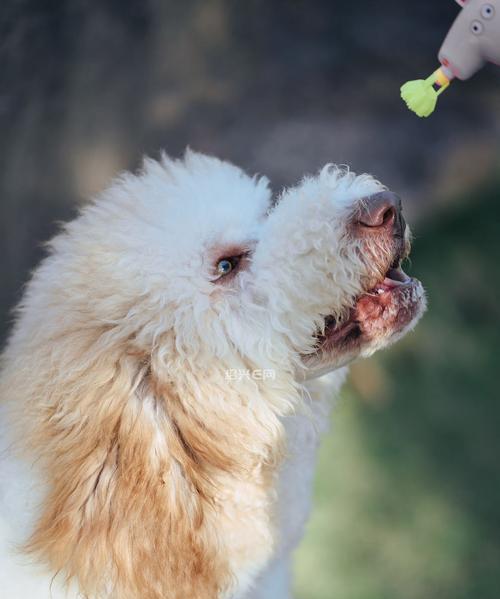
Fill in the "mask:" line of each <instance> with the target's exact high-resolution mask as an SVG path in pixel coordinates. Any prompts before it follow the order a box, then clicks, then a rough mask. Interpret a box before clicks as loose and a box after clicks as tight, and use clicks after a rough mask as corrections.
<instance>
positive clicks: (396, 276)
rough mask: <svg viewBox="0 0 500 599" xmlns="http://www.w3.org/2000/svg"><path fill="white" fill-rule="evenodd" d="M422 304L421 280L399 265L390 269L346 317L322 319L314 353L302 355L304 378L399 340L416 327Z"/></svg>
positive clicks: (362, 296) (423, 299) (423, 300)
mask: <svg viewBox="0 0 500 599" xmlns="http://www.w3.org/2000/svg"><path fill="white" fill-rule="evenodd" d="M425 306H426V301H425V293H424V290H423V287H422V284H421V283H420V281H418V280H417V279H414V278H411V277H409V276H408V275H406V273H405V272H404V271H403V270H402V269H401V267H400V266H399V265H397V266H395V267H392V268H390V269H389V270H388V271H387V273H386V274H385V277H384V278H383V279H382V280H380V281H379V282H378V283H377V284H375V285H374V286H373V287H372V288H370V289H368V290H367V291H365V292H363V293H361V294H360V295H359V296H358V297H357V299H356V301H355V303H354V306H353V307H352V308H351V309H350V311H349V314H348V316H347V317H346V318H345V319H343V320H342V321H340V322H338V321H337V320H335V318H333V317H332V316H327V317H326V318H325V323H324V329H322V330H321V331H320V332H319V333H318V334H317V335H316V339H317V343H316V349H315V352H314V353H311V354H308V355H305V356H303V357H302V362H303V365H304V368H305V371H304V376H305V378H306V379H311V378H316V377H318V376H322V375H323V374H326V373H327V372H330V371H332V370H336V369H337V368H341V367H342V366H346V365H347V364H349V363H350V362H352V361H353V360H354V359H356V358H357V357H366V356H369V355H371V354H372V353H373V352H375V351H377V350H378V349H382V348H384V347H387V346H388V345H390V344H392V343H394V342H395V341H398V340H399V339H401V337H403V336H404V335H405V334H406V333H407V332H408V331H410V330H411V329H412V328H413V327H414V326H415V324H416V323H417V322H418V320H419V319H420V317H421V316H422V314H423V313H424V311H425Z"/></svg>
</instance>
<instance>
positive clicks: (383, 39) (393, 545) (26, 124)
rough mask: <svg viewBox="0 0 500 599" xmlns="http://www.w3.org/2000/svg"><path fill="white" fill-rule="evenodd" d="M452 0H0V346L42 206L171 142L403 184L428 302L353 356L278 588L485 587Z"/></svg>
mask: <svg viewBox="0 0 500 599" xmlns="http://www.w3.org/2000/svg"><path fill="white" fill-rule="evenodd" d="M458 10H459V8H458V5H457V4H456V3H455V2H454V0H419V1H413V2H401V0H381V1H378V2H373V1H371V0H357V1H356V2H353V1H352V0H338V1H337V0H246V1H245V2H243V1H237V0H183V1H182V2H178V1H177V0H175V1H174V0H66V1H64V2H61V1H58V0H2V3H1V6H0V64H1V65H2V68H1V69H0V131H1V135H0V268H1V271H0V280H1V285H0V339H1V340H3V339H4V338H5V335H6V332H7V330H8V327H9V323H10V316H9V311H10V309H11V308H12V306H13V305H14V303H15V302H16V300H17V299H18V298H19V295H20V292H21V289H22V284H23V282H24V281H25V280H26V278H27V276H28V272H29V270H30V269H31V268H32V267H33V266H34V265H35V264H36V263H37V261H38V260H39V259H40V256H41V249H40V246H41V243H42V242H43V241H44V240H46V239H47V238H48V237H49V236H50V235H52V234H53V232H54V231H55V230H56V224H55V223H56V221H58V220H64V219H68V218H71V216H72V215H73V214H74V213H75V210H76V208H77V207H78V205H79V204H80V203H81V202H83V201H85V199H86V198H88V197H89V196H90V195H92V194H94V193H96V192H98V191H99V190H101V189H102V188H103V187H104V186H105V185H107V183H108V182H109V181H110V179H111V178H112V177H114V176H116V175H117V174H118V173H119V172H120V171H121V170H122V169H129V168H132V169H134V168H136V167H137V166H138V165H139V163H140V160H141V157H142V155H143V154H145V153H147V154H151V155H153V156H155V155H157V153H158V150H159V149H160V148H163V149H165V150H166V151H167V152H168V153H170V154H172V155H175V156H178V155H180V154H181V153H182V152H183V150H184V148H185V147H186V146H187V145H190V146H191V147H192V148H193V149H195V150H199V151H203V152H207V153H213V154H216V155H218V156H220V157H221V158H225V159H228V160H231V161H233V162H236V163H237V164H239V165H240V166H242V167H243V168H245V169H247V170H248V171H249V172H252V173H253V172H260V173H262V174H265V175H267V176H269V177H270V179H271V182H272V185H273V188H274V189H275V190H276V191H279V190H280V188H281V187H282V186H283V185H290V184H293V183H295V182H297V181H298V180H299V179H300V178H301V177H302V176H303V175H304V173H306V172H314V171H316V170H318V169H319V168H320V167H321V166H323V165H324V164H325V163H326V162H337V163H347V164H349V165H350V166H351V167H352V169H353V170H355V171H357V172H362V171H367V172H372V173H373V174H374V175H376V176H377V177H378V178H380V179H381V180H382V181H383V182H384V183H386V184H387V185H388V186H389V187H390V188H392V189H393V190H394V191H397V192H398V193H399V194H400V195H401V196H402V197H403V199H404V210H405V213H406V216H407V219H408V221H409V222H410V223H411V225H412V229H413V231H414V233H415V236H416V239H415V243H414V251H413V253H412V261H411V265H408V266H407V268H406V269H407V270H409V271H410V272H411V273H412V274H414V275H415V276H418V277H419V278H421V279H422V281H423V282H424V284H425V286H426V288H427V290H428V295H429V310H428V313H427V315H426V316H425V317H424V319H423V321H422V322H421V324H419V326H418V327H417V329H416V331H415V332H414V333H413V334H411V335H410V336H408V337H407V338H405V339H404V340H403V341H402V342H401V343H399V344H398V345H397V346H395V347H393V348H391V349H390V350H388V351H386V352H384V353H382V354H379V355H376V356H374V357H373V358H372V359H370V360H367V361H363V362H359V363H357V364H355V365H354V366H353V368H352V373H351V378H350V381H349V385H348V386H347V387H346V389H345V391H344V393H343V397H342V399H341V401H340V403H339V405H338V407H337V409H336V411H335V413H334V417H333V426H332V432H331V434H330V435H329V436H328V437H327V438H326V439H325V442H324V444H323V446H322V450H321V455H320V467H319V471H318V476H317V480H316V494H315V507H314V511H313V514H312V518H311V521H310V523H309V526H308V530H307V535H306V538H305V540H304V543H303V544H302V546H301V548H300V549H299V551H298V552H297V557H296V569H295V570H296V573H295V579H296V585H295V586H296V590H297V597H298V599H393V598H394V599H448V598H450V599H462V598H464V599H465V598H467V599H498V598H499V597H500V477H499V472H500V466H499V463H500V435H499V432H498V431H499V430H500V404H499V401H498V399H499V398H498V395H499V393H498V383H497V376H498V374H499V373H500V364H499V351H500V341H499V337H500V328H499V325H500V314H499V312H500V308H499V306H500V302H499V298H500V274H499V269H498V264H499V259H500V240H499V236H500V203H499V201H500V197H499V196H500V178H499V177H500V173H499V164H500V160H499V158H500V143H499V140H500V69H498V68H496V67H493V66H490V67H487V68H485V69H484V70H483V71H481V72H480V73H479V74H478V75H476V76H475V77H474V79H473V80H471V81H469V82H467V83H459V82H455V83H453V84H452V86H451V87H450V89H449V90H448V91H447V92H446V93H445V94H444V95H443V96H442V97H441V100H440V104H439V106H438V109H437V112H436V113H435V114H434V115H433V116H432V117H431V118H430V119H427V120H421V119H417V118H416V117H415V116H414V115H413V114H411V113H409V112H408V111H407V110H406V108H405V106H404V105H403V103H402V102H401V100H400V98H399V86H400V85H401V83H402V82H404V81H406V80H408V79H413V78H419V77H426V76H428V75H429V74H430V73H431V72H432V71H433V70H434V69H435V68H436V66H437V60H436V54H437V51H438V48H439V46H440V44H441V42H442V40H443V38H444V36H445V34H446V32H447V30H448V28H449V26H450V25H451V22H452V20H453V18H454V17H455V15H456V14H457V12H458Z"/></svg>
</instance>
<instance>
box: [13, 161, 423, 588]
mask: <svg viewBox="0 0 500 599" xmlns="http://www.w3.org/2000/svg"><path fill="white" fill-rule="evenodd" d="M408 251H409V232H408V229H407V228H406V225H405V222H404V219H403V216H402V213H401V205H400V202H399V199H398V198H397V197H396V196H395V195H394V194H392V193H389V192H387V191H386V190H385V189H384V188H383V187H382V185H381V184H380V183H378V182H377V181H375V180H374V179H372V178H371V177H369V176H367V175H363V176H361V177H356V176H355V175H354V174H352V173H349V172H348V171H346V170H341V169H338V168H335V167H332V166H328V167H325V168H324V169H323V170H322V171H321V173H320V174H319V175H318V176H316V177H311V178H306V179H304V181H303V182H302V183H301V184H300V185H298V186H297V187H295V188H293V189H289V190H287V191H285V192H284V193H283V194H282V195H281V197H280V198H279V199H278V201H276V202H273V201H272V197H271V193H270V191H269V189H268V186H267V181H266V180H265V179H263V178H260V179H259V178H256V177H254V178H250V177H248V176H247V175H245V174H244V173H243V172H242V171H241V170H239V169H237V168H236V167H234V166H232V165H230V164H227V163H224V162H221V161H219V160H216V159H214V158H208V157H206V156H202V155H199V154H194V153H188V154H187V155H186V157H185V159H184V160H182V161H171V160H169V159H167V158H163V159H162V160H161V161H160V162H155V161H146V162H145V164H144V168H143V170H142V172H141V173H140V174H139V175H137V176H133V175H124V176H123V177H121V178H120V179H119V180H118V181H116V182H115V184H114V185H112V186H111V188H110V189H109V190H108V191H106V192H105V193H103V194H102V195H101V197H99V198H98V199H97V200H96V201H95V202H93V203H92V204H90V205H88V206H87V207H85V208H84V209H83V210H82V212H81V214H80V215H79V217H78V218H77V219H75V220H74V221H73V222H71V223H69V224H68V225H66V226H65V228H64V230H63V231H62V232H61V233H60V234H59V235H58V236H57V237H56V238H55V239H54V240H52V242H51V244H50V255H49V256H48V258H47V259H46V260H45V261H44V262H43V263H42V264H41V265H40V267H39V268H38V269H37V270H36V271H35V274H34V276H33V278H32V280H31V281H30V283H29V284H28V286H27V290H26V293H25V296H24V299H23V301H22V302H21V305H20V307H19V314H18V320H17V324H16V327H15V329H14V332H13V335H12V337H11V339H10V342H9V345H8V347H7V350H6V352H5V355H4V371H3V376H2V385H3V386H2V395H5V396H7V397H8V398H10V399H11V401H12V403H13V404H16V405H17V406H18V407H19V413H20V422H21V423H22V425H23V430H22V441H23V443H26V444H28V445H29V446H30V447H31V450H32V451H34V452H36V455H37V457H39V458H40V459H39V460H38V462H37V463H38V464H39V465H40V467H41V468H42V469H43V477H44V479H45V483H46V489H47V495H46V497H45V499H44V501H43V506H44V507H43V511H42V514H41V516H40V518H39V520H38V522H37V525H36V527H35V531H34V534H33V536H32V539H31V543H30V547H31V549H32V550H36V551H37V552H38V553H39V554H41V555H43V556H44V558H45V559H46V560H47V561H48V562H50V563H51V565H52V568H53V570H54V571H58V570H63V571H65V573H66V574H67V576H68V578H71V577H73V576H74V577H76V578H77V579H78V581H79V583H80V585H81V588H82V589H83V591H85V592H89V594H91V593H92V592H93V591H95V590H97V591H102V590H103V588H104V589H106V588H108V589H109V586H110V585H115V587H116V589H117V593H118V594H119V595H120V596H124V597H125V596H127V597H128V596H141V597H145V598H146V597H147V598H148V599H149V598H151V599H159V598H160V597H161V598H162V599H164V598H166V597H168V598H170V597H175V598H178V597H188V596H189V597H192V598H193V599H201V598H205V597H207V596H216V595H217V594H218V593H219V592H220V591H221V589H223V588H225V587H227V585H228V584H229V582H228V581H230V570H231V568H230V567H229V565H228V564H229V562H230V561H231V560H232V559H239V558H237V557H235V556H237V555H239V554H238V550H237V549H235V547H234V546H233V547H232V548H226V549H225V548H224V540H223V539H222V540H221V539H220V538H219V537H218V531H219V529H220V528H221V526H223V524H222V522H223V520H224V518H225V517H226V515H225V506H224V504H223V502H221V500H220V493H225V494H226V495H227V493H230V491H229V489H230V488H231V484H232V482H231V481H234V480H240V479H241V478H242V479H244V480H246V481H247V483H246V484H247V489H248V493H253V494H254V503H253V505H254V506H255V505H260V506H264V507H265V506H266V505H267V502H268V501H269V497H270V493H269V488H270V487H271V486H272V477H269V476H268V469H269V468H272V464H273V463H276V462H275V460H276V457H277V455H278V453H279V446H280V439H281V436H282V424H281V421H280V416H281V415H284V414H286V413H287V411H288V410H289V409H290V407H291V406H292V405H293V404H294V403H296V402H297V401H299V399H300V397H301V393H302V391H303V388H302V384H303V382H304V380H305V379H307V378H312V377H315V376H319V375H320V374H322V373H325V372H327V371H329V370H333V369H335V368H338V367H340V366H343V365H345V364H346V363H348V362H349V361H351V360H352V359H354V358H356V357H357V356H360V355H361V356H363V355H368V354H370V353H371V352H373V351H374V350H376V349H378V348H379V347H383V346H385V345H387V344H389V343H391V342H392V341H394V340H396V339H398V338H399V337H401V335H403V334H404V333H405V332H406V331H407V330H409V328H411V327H412V326H413V325H414V324H415V322H416V321H417V319H418V318H419V316H420V315H421V314H422V311H423V309H424V305H425V301H424V294H423V290H422V287H421V285H420V283H419V282H418V281H416V280H415V279H411V278H409V277H407V276H406V275H405V274H404V273H403V271H402V270H401V268H400V263H401V260H402V259H404V257H405V256H406V255H407V253H408ZM266 472H267V474H266ZM224 477H226V478H224ZM221 481H223V482H221ZM238 501H241V497H240V498H239V499H238ZM226 502H227V500H226ZM236 503H237V502H236ZM221 505H222V507H220V506H221ZM264 507H262V509H263V510H264ZM252 509H253V508H252ZM259 509H260V508H259ZM245 513H246V512H245ZM248 513H249V514H250V516H246V517H247V518H248V522H246V520H245V517H244V516H243V515H242V516H241V517H240V516H238V517H237V518H236V520H237V521H238V526H239V527H242V530H243V532H241V534H239V535H236V537H234V535H233V537H234V538H233V537H232V538H233V542H234V543H236V542H237V538H241V539H243V540H244V538H245V535H248V534H252V535H257V536H256V537H255V538H254V542H253V543H252V546H255V547H256V548H258V547H268V546H269V547H270V544H271V543H270V542H269V539H267V538H264V537H265V535H266V534H267V533H266V532H265V531H264V532H262V531H261V532H259V529H258V527H257V526H256V524H255V523H256V522H257V520H256V519H255V518H254V516H253V515H251V514H253V512H251V511H250V512H248ZM228 517H229V518H231V516H228ZM263 518H264V516H263ZM234 521H235V518H234V517H233V519H232V520H231V522H229V524H228V526H231V527H234ZM245 526H246V528H244V527H245ZM266 530H267V529H266ZM261 533H262V535H264V536H261V537H259V536H258V535H259V534H261ZM235 539H236V540H235ZM243 540H242V543H243ZM247 544H248V543H247ZM225 550H227V553H224V552H225ZM259 551H263V549H259ZM241 559H242V560H248V559H249V557H248V547H247V546H246V545H245V546H244V547H243V549H242V550H241ZM172 589H175V592H174V591H172ZM120 593H121V594H120Z"/></svg>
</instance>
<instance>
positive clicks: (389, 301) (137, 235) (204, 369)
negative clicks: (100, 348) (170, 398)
mask: <svg viewBox="0 0 500 599" xmlns="http://www.w3.org/2000/svg"><path fill="white" fill-rule="evenodd" d="M76 229H77V230H78V234H79V235H80V237H81V239H82V243H90V242H92V243H93V248H92V250H91V253H92V265H90V264H89V265H88V269H89V272H88V275H86V276H88V277H90V278H92V279H93V280H92V284H91V289H92V288H93V289H94V292H95V293H96V294H98V295H99V296H101V299H102V302H101V303H102V305H100V303H99V302H98V301H97V300H98V298H94V299H92V297H88V301H89V302H92V303H93V306H94V308H95V310H96V317H98V318H100V319H102V321H103V322H104V321H106V320H109V321H110V322H112V323H113V325H114V326H115V327H116V328H117V329H119V328H120V326H122V327H123V328H124V329H125V330H127V331H128V332H130V333H131V334H133V336H134V339H133V342H134V343H135V344H136V345H137V348H138V349H140V350H141V351H144V352H146V353H147V352H149V351H150V350H152V349H156V348H157V349H159V350H160V353H161V355H162V357H163V358H164V364H163V367H164V368H165V369H167V370H169V371H170V375H171V378H172V379H178V378H179V376H180V375H181V373H183V376H195V377H197V378H199V377H200V376H201V375H204V376H207V377H214V376H216V372H215V371H217V373H218V374H219V375H220V376H221V377H224V378H225V379H226V380H228V381H229V382H230V380H231V378H235V379H237V378H238V377H240V380H241V376H242V374H241V373H250V376H253V377H254V378H255V379H256V380H257V379H259V378H262V379H265V378H266V377H274V376H278V375H279V373H290V372H292V371H293V373H294V376H295V377H296V378H297V379H298V380H302V379H303V378H304V377H305V378H311V377H314V376H318V375H320V374H322V373H324V372H327V371H328V370H332V369H335V368H337V367H339V366H342V365H344V364H346V363H348V362H349V361H351V360H352V359H354V358H355V357H357V356H366V355H369V354H371V353H372V352H373V351H375V350H376V349H379V348H381V347H384V346H386V345H388V344H390V343H392V342H393V341H395V340H397V339H399V338H400V337H401V336H402V335H403V334H404V333H405V332H406V331H408V330H409V329H410V328H411V327H412V326H413V325H414V324H415V322H416V321H417V320H418V318H419V316H420V315H421V314H422V311H423V309H424V306H425V299H424V293H423V289H422V286H421V284H420V283H419V282H418V281H417V280H416V279H413V278H410V277H408V276H407V275H406V274H405V273H404V272H403V271H402V269H401V261H402V260H403V259H404V258H405V257H406V256H407V255H408V253H409V248H410V233H409V229H408V227H407V226H406V224H405V220H404V218H403V215H402V208H401V202H400V200H399V198H398V197H397V196H396V195H395V194H393V193H391V192H389V191H386V190H385V189H384V188H383V186H382V185H381V184H380V183H378V182H377V181H375V180H374V179H373V178H371V177H370V176H368V175H362V176H360V177H356V176H355V175H354V174H353V173H350V172H349V171H347V170H342V169H339V168H336V167H334V166H327V167H325V168H324V169H323V170H322V171H321V173H320V174H319V175H318V176H316V177H310V178H306V179H304V181H303V182H302V183H301V184H300V185H298V186H297V187H295V188H292V189H289V190H287V191H285V192H284V193H283V194H282V195H281V197H280V198H279V199H278V201H277V202H273V201H272V197H271V193H270V191H269V189H268V186H267V181H266V180H265V179H264V178H260V179H259V178H256V177H253V178H250V177H248V176H247V175H245V174H244V173H243V172H242V171H241V170H240V169H238V168H236V167H234V166H232V165H230V164H228V163H224V162H221V161H219V160H216V159H214V158H209V157H206V156H202V155H199V154H194V153H188V154H187V155H186V158H185V160H183V161H175V162H174V161H170V160H168V159H166V158H165V159H163V161H162V162H161V163H157V162H153V161H147V162H146V163H145V167H144V171H143V172H142V174H141V175H139V176H137V177H132V176H126V177H124V178H123V179H122V180H121V181H120V182H118V184H116V185H115V186H114V187H113V188H111V190H109V191H108V192H107V193H106V194H105V195H104V197H102V198H101V199H100V200H99V201H98V202H96V204H95V205H94V206H93V207H91V208H89V209H87V210H86V211H85V212H84V214H83V217H81V219H80V221H77V223H76V224H75V230H76ZM71 233H72V231H70V234H71ZM87 239H88V242H87V241H86V240H87ZM86 251H87V250H86ZM92 267H95V272H93V271H92V270H91V269H92ZM85 293H86V294H89V296H90V295H91V293H92V291H91V290H90V289H88V290H87V289H86V290H85ZM125 308H126V309H127V310H126V311H125Z"/></svg>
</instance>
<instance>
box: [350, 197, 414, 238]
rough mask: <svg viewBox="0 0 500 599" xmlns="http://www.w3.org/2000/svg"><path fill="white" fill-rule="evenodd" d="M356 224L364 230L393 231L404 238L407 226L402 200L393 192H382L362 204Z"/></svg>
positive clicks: (363, 200)
mask: <svg viewBox="0 0 500 599" xmlns="http://www.w3.org/2000/svg"><path fill="white" fill-rule="evenodd" d="M356 224H357V225H358V226H359V227H361V228H363V229H372V230H378V229H391V230H392V232H393V234H394V235H396V236H401V237H402V236H403V235H404V232H405V228H406V224H405V221H404V218H403V214H402V207H401V198H400V197H399V196H397V195H396V194H395V193H393V192H392V191H380V192H379V193H375V194H373V195H371V196H368V197H367V198H363V199H362V200H361V202H360V206H359V209H358V212H357V214H356Z"/></svg>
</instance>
